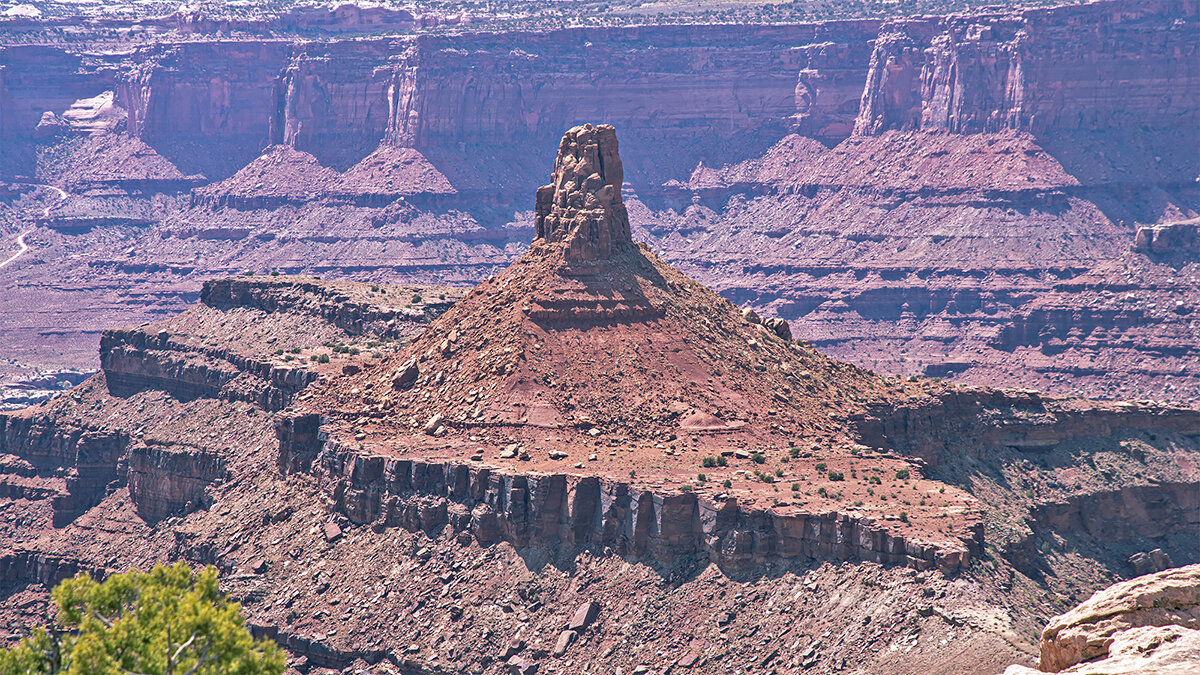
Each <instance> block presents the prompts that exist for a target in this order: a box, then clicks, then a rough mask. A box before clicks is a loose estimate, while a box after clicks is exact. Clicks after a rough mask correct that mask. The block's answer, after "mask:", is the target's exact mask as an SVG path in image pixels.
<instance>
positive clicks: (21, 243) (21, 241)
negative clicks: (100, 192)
mask: <svg viewBox="0 0 1200 675" xmlns="http://www.w3.org/2000/svg"><path fill="white" fill-rule="evenodd" d="M38 187H44V188H49V189H51V190H54V191H55V192H57V193H58V201H59V203H61V202H62V201H63V200H64V199H66V198H67V193H66V192H65V191H64V190H62V189H61V188H56V187H54V186H53V185H38ZM52 208H54V206H47V207H46V208H44V209H42V217H43V218H49V217H50V209H52ZM30 232H33V230H25V231H24V232H22V233H21V234H19V235H17V246H18V247H19V248H18V250H17V252H16V253H14V254H12V255H10V256H9V257H8V259H7V260H5V261H4V262H0V269H4V268H5V267H7V266H8V264H9V263H11V262H14V261H15V260H16V259H17V258H20V257H21V256H22V255H24V254H25V252H26V251H28V250H29V245H28V244H26V243H25V235H27V234H29V233H30Z"/></svg>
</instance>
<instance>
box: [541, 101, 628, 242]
mask: <svg viewBox="0 0 1200 675" xmlns="http://www.w3.org/2000/svg"><path fill="white" fill-rule="evenodd" d="M623 180H624V170H623V169H622V167H621V157H620V155H618V154H617V130H616V129H614V128H613V127H612V126H611V125H608V124H601V125H599V126H592V125H591V124H585V125H583V126H578V127H573V128H571V129H570V130H568V131H567V133H566V134H564V135H563V138H562V142H561V143H559V145H558V158H557V159H556V160H555V162H554V175H553V176H552V177H551V179H550V185H546V186H543V187H540V188H538V191H537V235H536V239H542V240H545V241H547V242H558V241H564V242H567V250H566V258H567V261H568V262H590V261H596V260H603V259H606V258H609V257H611V256H612V255H613V254H614V253H616V252H617V251H618V250H620V249H622V248H624V247H626V246H628V245H630V244H631V243H632V241H633V240H632V238H631V236H630V234H629V215H628V213H626V211H625V204H624V202H622V201H621V183H622V181H623Z"/></svg>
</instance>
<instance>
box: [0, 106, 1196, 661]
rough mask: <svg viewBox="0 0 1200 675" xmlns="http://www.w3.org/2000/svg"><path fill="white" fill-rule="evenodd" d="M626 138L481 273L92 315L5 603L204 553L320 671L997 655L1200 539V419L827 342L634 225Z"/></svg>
mask: <svg viewBox="0 0 1200 675" xmlns="http://www.w3.org/2000/svg"><path fill="white" fill-rule="evenodd" d="M618 150H619V148H618V144H617V139H616V132H615V130H614V129H613V128H612V127H610V126H605V125H601V126H586V125H585V126H582V127H575V128H572V129H570V130H569V131H568V132H567V134H566V135H565V136H564V137H563V139H562V141H561V143H560V144H559V146H558V153H557V156H556V159H555V162H554V169H553V173H552V175H551V181H550V184H549V185H547V186H545V187H542V188H540V189H538V190H537V191H536V195H535V196H533V199H531V200H530V201H531V202H532V205H533V206H534V214H533V215H534V228H533V234H534V240H533V242H532V244H531V246H530V248H529V250H528V251H527V252H526V253H524V254H523V255H522V256H521V257H519V258H518V259H517V260H516V261H515V262H513V263H512V264H511V265H510V266H509V267H507V268H506V269H504V270H501V271H499V272H498V273H497V274H495V275H494V276H492V277H491V278H489V279H488V280H486V281H485V282H483V283H481V284H479V285H478V286H476V287H475V288H473V289H470V290H469V291H466V290H464V289H458V290H456V289H453V288H446V287H440V288H435V287H424V288H421V287H397V286H390V285H387V284H370V283H355V282H345V281H328V280H320V279H315V278H312V277H299V276H278V277H275V276H268V277H248V276H239V277H236V278H225V279H215V280H211V281H209V282H207V283H206V284H205V285H204V288H203V291H202V292H201V297H200V302H199V303H198V304H196V305H195V306H193V307H191V308H190V309H188V310H187V311H186V312H184V313H182V314H180V315H177V316H172V317H170V318H167V319H164V320H161V321H158V322H154V323H150V324H144V325H140V326H127V327H118V328H110V329H108V330H106V331H104V333H103V336H102V338H101V340H100V352H99V360H100V363H101V372H100V373H98V374H97V375H95V376H94V377H92V378H90V379H88V380H87V381H86V382H84V383H83V384H81V385H80V386H79V387H77V388H75V389H73V390H72V391H71V392H70V393H68V394H67V395H64V396H60V397H58V398H56V399H54V400H52V401H49V402H47V403H43V404H40V405H38V406H35V407H32V408H28V409H26V410H21V411H17V412H13V413H8V414H4V415H0V486H2V490H3V494H5V495H8V496H9V498H7V499H6V500H5V501H3V502H0V508H2V509H3V510H4V513H5V518H4V519H3V520H2V521H0V542H2V544H3V547H4V548H3V549H2V550H0V581H2V582H3V584H4V588H5V589H6V592H7V593H9V595H8V596H7V597H8V598H9V600H8V601H6V604H4V605H3V606H2V607H0V610H2V612H3V616H5V617H6V618H7V620H8V621H9V622H10V625H13V626H17V627H29V626H33V625H37V624H38V622H40V621H42V618H41V617H42V616H43V610H44V608H45V607H46V605H47V600H48V598H47V594H48V589H49V588H50V587H52V586H53V584H54V582H56V581H57V580H59V579H62V578H64V577H65V576H69V575H71V574H75V573H77V572H79V571H91V572H94V573H96V574H105V573H108V572H110V571H114V570H120V569H125V568H127V567H130V566H136V567H145V566H147V565H149V564H152V563H153V562H154V561H158V560H174V559H185V560H189V561H192V562H199V563H206V564H214V565H217V566H218V567H219V568H220V569H221V570H222V572H223V579H224V581H223V584H224V588H225V589H226V590H227V591H228V592H229V593H230V594H231V595H232V596H233V597H234V598H236V599H238V600H239V601H240V602H242V603H243V607H244V611H245V612H246V613H247V616H248V622H249V624H250V625H251V627H252V628H253V630H254V631H255V632H256V634H259V635H263V636H268V637H270V638H272V639H275V640H277V641H278V642H279V643H280V644H282V645H283V646H284V647H285V648H286V649H287V651H288V653H289V654H290V664H291V666H292V667H293V668H295V669H296V670H297V671H299V672H302V673H306V674H307V673H326V672H328V670H329V669H334V670H342V671H350V672H353V671H354V670H363V671H366V670H372V671H373V672H374V670H378V671H381V672H388V671H391V672H401V673H461V672H472V673H489V674H490V673H501V672H506V673H519V674H523V675H529V674H531V673H533V672H587V673H599V672H616V670H617V669H618V668H620V669H621V670H622V671H624V672H655V673H665V672H667V671H670V672H675V671H676V670H677V669H678V670H680V671H682V670H691V671H693V672H714V673H715V672H728V671H729V670H730V669H734V670H738V669H740V670H741V671H743V672H747V673H750V672H754V673H757V672H768V671H770V670H776V671H777V672H793V671H812V672H822V673H833V672H847V671H849V672H854V671H857V672H862V673H884V674H890V673H897V674H899V673H911V672H930V673H963V672H966V673H987V674H990V673H995V672H998V671H999V670H1001V669H1003V668H1004V667H1005V666H1007V665H1008V664H1011V663H1018V664H1033V662H1034V660H1035V658H1036V651H1037V650H1036V648H1035V646H1034V644H1033V642H1032V641H1031V637H1030V636H1032V635H1033V634H1034V631H1035V629H1036V630H1040V629H1041V627H1042V624H1043V623H1044V619H1043V617H1045V616H1046V615H1047V614H1048V613H1050V611H1052V610H1050V609H1049V608H1062V609H1065V607H1063V603H1064V602H1072V603H1074V602H1077V601H1078V600H1080V599H1082V597H1081V594H1085V593H1088V592H1091V591H1093V590H1094V589H1096V588H1100V587H1103V586H1106V585H1109V584H1111V583H1112V582H1113V581H1117V580H1119V579H1120V578H1122V577H1124V576H1126V575H1127V574H1128V573H1129V572H1130V571H1131V570H1132V571H1133V572H1134V573H1141V572H1145V571H1161V570H1163V569H1166V568H1170V567H1172V566H1173V565H1174V563H1173V562H1172V561H1180V562H1182V563H1190V562H1193V561H1194V560H1195V558H1196V555H1197V552H1196V550H1195V546H1194V542H1195V541H1196V537H1197V533H1198V532H1200V522H1198V521H1197V518H1196V514H1197V513H1200V490H1197V485H1200V473H1198V471H1200V468H1198V467H1200V448H1198V447H1197V444H1198V443H1200V413H1198V412H1197V411H1195V410H1191V409H1187V408H1181V407H1172V406H1169V405H1162V404H1155V403H1144V402H1143V403H1134V402H1120V403H1105V402H1094V401H1087V400H1083V399H1077V398H1064V397H1054V396H1044V395H1040V394H1037V393H1035V392H1032V391H1028V390H1009V391H1003V390H995V389H990V388H985V387H971V386H960V385H951V384H946V383H941V382H936V381H932V380H920V379H912V380H909V379H900V378H887V377H881V376H879V375H876V374H873V373H871V372H869V371H866V370H863V369H861V368H858V367H855V366H852V365H849V364H845V363H840V362H837V361H835V360H833V359H831V358H828V357H826V356H823V355H821V354H820V353H818V352H817V351H816V350H814V349H813V348H812V347H811V345H809V344H807V343H805V342H803V341H798V340H795V339H793V338H792V337H791V335H790V330H789V328H788V326H787V324H786V323H785V322H782V321H779V320H770V319H768V320H764V319H762V318H760V317H758V316H757V315H756V314H755V313H754V312H749V311H743V310H742V309H740V308H738V307H737V306H735V305H733V304H732V303H731V302H729V301H727V300H725V299H723V298H721V297H720V296H719V295H717V294H716V293H714V292H712V291H711V290H709V289H707V288H705V287H704V286H702V285H701V284H699V283H697V282H695V281H693V280H691V279H689V278H688V277H687V276H685V275H684V274H682V273H681V272H679V271H678V270H676V269H674V268H673V267H672V266H670V265H668V264H666V263H664V262H663V261H662V260H661V259H659V258H658V256H657V255H655V254H654V253H653V252H652V251H651V250H650V248H649V247H648V246H646V245H645V244H641V243H636V242H634V241H633V237H632V236H631V234H632V231H631V225H630V219H629V213H628V205H627V203H626V201H625V199H624V196H623V191H622V174H623V173H624V166H623V162H622V159H621V156H620V153H619V151H618ZM281 154H286V153H281ZM269 161H273V160H264V162H263V163H262V165H264V166H265V165H266V164H267V163H268V162H269ZM311 177H312V178H313V179H314V180H317V181H319V180H323V177H322V176H321V174H320V173H319V172H314V173H313V175H312V176H311ZM410 338H411V340H410ZM701 474H703V476H702V475H701ZM1072 630H1074V629H1073V628H1068V629H1065V630H1064V631H1063V632H1062V633H1061V634H1062V635H1064V636H1066V637H1070V636H1071V635H1073V634H1074V633H1072V632H1071V631H1072ZM1089 630H1090V629H1089ZM1097 630H1099V631H1103V630H1107V628H1104V627H1103V626H1101V627H1100V628H1099V629H1097ZM1071 644H1075V643H1071ZM1087 653H1088V654H1090V653H1092V652H1091V651H1088V652H1087Z"/></svg>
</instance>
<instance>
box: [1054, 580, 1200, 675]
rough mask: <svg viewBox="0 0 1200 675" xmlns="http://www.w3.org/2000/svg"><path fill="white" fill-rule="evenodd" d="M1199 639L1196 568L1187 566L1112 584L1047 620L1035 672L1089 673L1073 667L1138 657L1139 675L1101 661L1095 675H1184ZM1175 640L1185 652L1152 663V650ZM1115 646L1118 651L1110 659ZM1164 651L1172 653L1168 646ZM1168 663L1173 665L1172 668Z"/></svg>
mask: <svg viewBox="0 0 1200 675" xmlns="http://www.w3.org/2000/svg"><path fill="white" fill-rule="evenodd" d="M1156 628H1157V629H1158V630H1153V629H1156ZM1197 636H1200V565H1188V566H1186V567H1179V568H1175V569H1171V570H1166V571H1164V572H1158V573H1155V574H1148V575H1146V576H1142V577H1137V578H1136V579H1131V580H1129V581H1124V582H1121V583H1119V584H1114V585H1113V586H1110V587H1109V588H1106V589H1104V590H1102V591H1099V592H1098V593H1096V594H1095V595H1093V596H1092V597H1091V598H1089V599H1088V600H1087V601H1085V602H1083V603H1082V604H1080V605H1079V606H1078V607H1076V608H1075V609H1073V610H1071V611H1070V612H1067V613H1066V614H1063V615H1061V616H1057V617H1055V618H1053V619H1051V620H1050V623H1049V624H1047V625H1046V629H1045V630H1044V631H1042V646H1041V650H1042V653H1041V658H1040V659H1039V660H1038V668H1039V669H1040V670H1042V671H1045V672H1051V673H1057V672H1062V671H1064V670H1066V671H1067V672H1093V671H1092V670H1090V669H1086V666H1084V668H1085V669H1081V670H1079V671H1076V670H1075V669H1073V668H1072V667H1073V666H1075V665H1076V664H1083V663H1084V662H1087V661H1093V660H1096V659H1106V657H1110V656H1115V657H1118V658H1114V659H1113V661H1114V662H1118V661H1124V660H1126V659H1128V658H1129V657H1133V659H1134V660H1135V661H1137V660H1138V657H1140V659H1141V663H1140V667H1141V668H1142V670H1140V671H1139V670H1136V669H1135V668H1128V666H1129V665H1134V666H1137V665H1139V664H1137V663H1134V664H1125V665H1126V666H1127V667H1126V668H1118V667H1117V664H1116V663H1107V662H1105V661H1101V662H1100V663H1099V664H1098V665H1100V669H1099V670H1097V671H1095V672H1101V671H1102V672H1119V673H1134V672H1179V673H1183V672H1187V670H1186V669H1184V668H1183V664H1185V663H1189V662H1190V664H1191V666H1193V667H1194V666H1195V665H1196V663H1197V662H1196V661H1195V657H1196V656H1198V655H1200V650H1198V649H1197V646H1198V642H1197ZM1174 641H1179V642H1180V643H1181V644H1180V645H1177V647H1184V653H1183V654H1175V655H1174V657H1175V658H1170V657H1167V658H1162V657H1159V658H1157V659H1156V656H1157V655H1155V654H1154V651H1155V650H1156V649H1158V648H1160V645H1162V646H1164V647H1166V646H1167V645H1169V643H1171V642H1174ZM1129 643H1132V644H1129ZM1114 647H1118V648H1121V649H1120V650H1119V651H1118V652H1117V653H1116V654H1114V653H1113V648H1114ZM1139 647H1140V648H1139ZM1164 651H1171V650H1170V647H1166V648H1165V649H1164ZM1122 652H1128V653H1122ZM1138 652H1141V653H1140V654H1139V653H1138ZM1189 652H1190V653H1189ZM1164 656H1166V655H1164ZM1180 656H1183V657H1184V658H1182V659H1180V658H1178V657H1180ZM1176 659H1178V660H1177V661H1176ZM1154 661H1158V663H1155V662H1154ZM1171 661H1176V663H1177V665H1174V667H1171V666H1172V663H1171ZM1159 668H1161V670H1159ZM1175 668H1179V669H1178V670H1176V669H1175Z"/></svg>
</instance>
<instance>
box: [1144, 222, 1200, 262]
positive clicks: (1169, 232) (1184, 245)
mask: <svg viewBox="0 0 1200 675" xmlns="http://www.w3.org/2000/svg"><path fill="white" fill-rule="evenodd" d="M1133 250H1135V251H1138V252H1139V253H1155V254H1158V255H1188V254H1196V253H1200V218H1193V219H1192V220H1188V221H1184V222H1178V223H1159V224H1156V225H1148V226H1146V227H1139V228H1138V231H1137V235H1136V236H1135V237H1134V240H1133Z"/></svg>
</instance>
